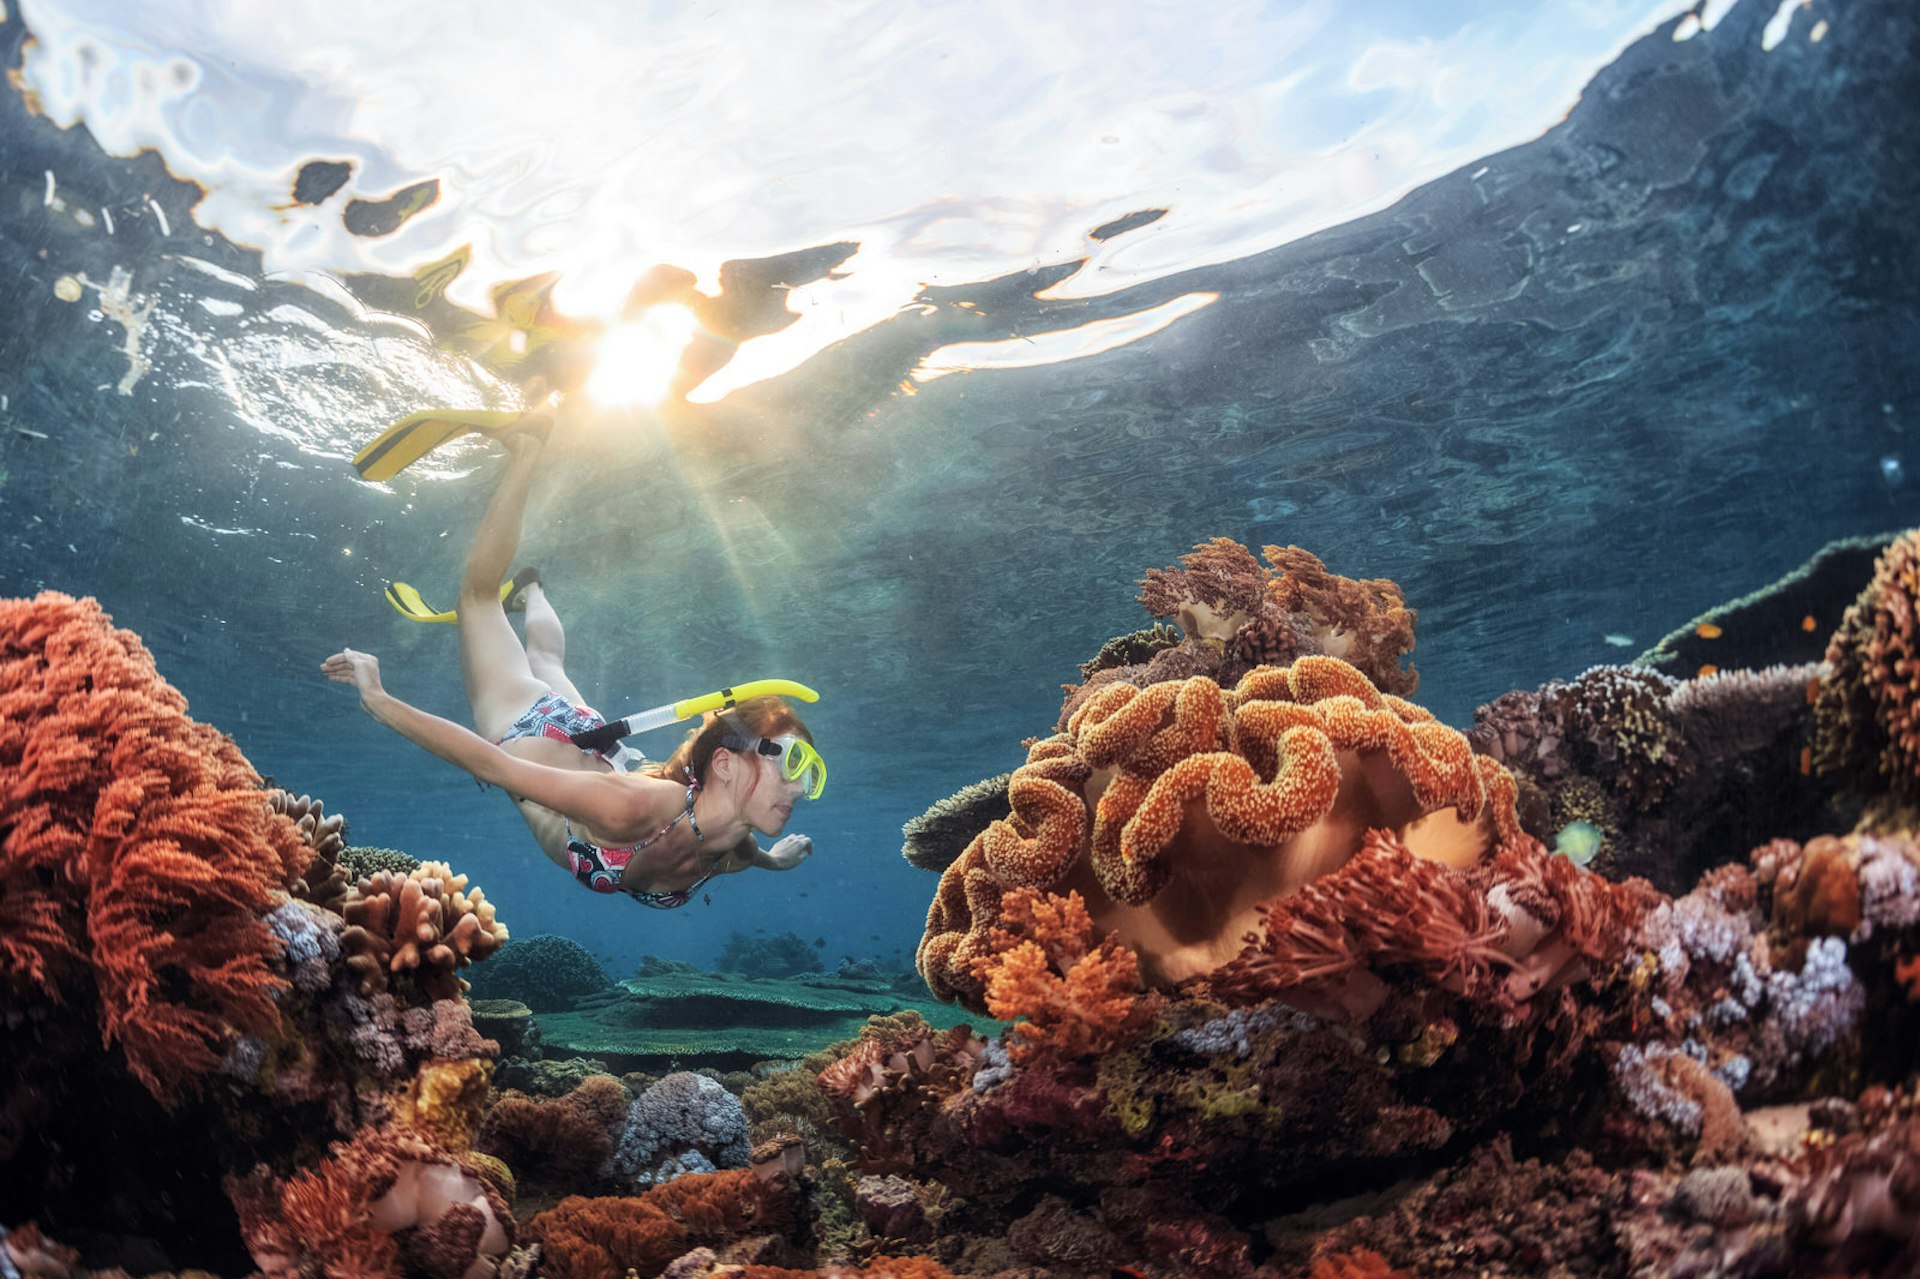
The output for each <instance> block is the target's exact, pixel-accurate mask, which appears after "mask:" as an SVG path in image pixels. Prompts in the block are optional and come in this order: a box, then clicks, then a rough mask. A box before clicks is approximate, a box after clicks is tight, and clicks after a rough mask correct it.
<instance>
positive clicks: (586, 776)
mask: <svg viewBox="0 0 1920 1279" xmlns="http://www.w3.org/2000/svg"><path fill="white" fill-rule="evenodd" d="M551 427H552V418H551V416H550V413H549V411H548V410H544V409H542V410H536V411H535V412H533V413H530V414H528V415H527V417H526V418H525V419H524V420H523V422H522V423H521V424H518V425H516V427H515V429H513V430H511V431H506V432H502V433H499V434H496V435H495V436H494V438H495V439H496V440H497V441H498V442H499V443H500V444H501V445H502V446H503V447H505V448H506V449H507V451H508V453H509V454H510V455H511V456H510V459H509V461H508V463H507V469H506V473H505V474H504V475H503V476H502V477H501V480H500V487H499V489H498V490H497V491H495V493H494V495H493V499H492V501H491V502H489V503H488V506H487V512H486V515H485V516H484V517H483V518H482V520H481V523H480V529H479V531H478V532H477V533H476V534H475V535H474V541H473V547H472V549H471V550H470V551H469V552H468V553H467V565H466V574H465V577H464V578H463V579H462V581H461V583H460V602H459V606H458V614H459V616H458V627H459V632H460V669H461V671H462V673H463V674H464V675H465V677H466V685H467V700H468V701H469V702H470V703H471V704H472V707H473V722H474V730H476V731H470V730H468V729H466V728H463V727H461V726H460V725H458V724H456V723H454V722H453V721H452V720H448V719H442V718H441V717H439V716H437V715H431V714H428V713H427V712H426V711H423V710H421V709H419V708H418V707H415V706H411V705H409V704H407V703H406V702H403V701H401V700H400V699H399V698H397V697H395V696H393V694H391V693H389V692H387V691H386V689H385V688H383V687H382V686H381V683H380V662H379V659H378V658H376V657H374V656H373V655H372V654H371V653H362V652H358V651H356V650H354V649H350V648H349V649H343V650H341V651H340V652H338V653H335V654H334V655H333V656H332V657H329V658H328V659H327V660H326V661H325V662H324V663H323V664H322V665H321V668H320V669H321V670H322V671H323V672H325V673H326V675H327V676H328V677H329V678H330V679H334V680H337V681H339V682H340V683H343V684H352V685H353V686H354V687H355V688H356V689H358V690H359V693H360V705H361V708H362V709H364V710H365V711H366V712H367V713H368V714H369V715H371V716H373V718H374V719H375V720H377V721H379V722H380V723H381V724H384V725H386V726H387V727H388V728H391V729H393V730H394V731H395V732H397V733H399V734H400V735H401V736H402V737H405V738H406V739H407V740H408V741H410V742H412V743H413V744H414V745H416V746H419V747H421V748H422V749H424V750H427V751H429V752H431V753H432V754H435V755H438V756H439V757H440V758H441V759H444V760H446V761H447V762H448V763H451V764H454V765H457V766H458V767H460V768H463V769H465V770H466V771H467V772H469V773H471V774H473V776H474V777H475V778H476V779H477V780H479V781H480V782H483V783H487V784H491V785H494V786H499V787H501V788H502V789H504V790H505V791H506V792H507V793H508V794H509V795H510V796H512V797H513V800H514V803H515V805H516V806H517V807H518V808H519V810H520V815H521V816H522V817H524V818H525V819H526V822H527V826H528V828H529V829H530V830H531V831H532V832H533V837H534V838H535V839H536V840H538V841H539V844H540V848H541V851H543V852H544V853H546V855H547V856H548V857H550V858H552V859H553V861H554V862H555V863H557V864H558V865H560V866H562V867H564V868H565V869H566V870H567V871H569V872H570V873H571V874H572V875H573V876H574V878H575V879H577V880H578V881H579V882H580V883H581V884H582V885H584V886H586V887H588V888H591V889H592V890H593V891H595V892H600V893H614V892H622V893H626V894H627V895H628V896H630V897H632V898H633V899H634V900H636V901H638V902H640V903H642V904H643V905H647V906H653V907H657V908H660V909H663V910H666V909H672V908H673V907H676V906H684V905H685V904H686V903H687V902H688V901H690V900H692V898H693V896H694V895H695V894H696V893H697V892H699V890H700V888H701V886H702V885H704V884H705V883H706V882H707V881H708V880H710V879H712V878H713V877H714V876H716V875H731V874H735V873H737V872H739V871H743V870H747V869H750V868H752V867H759V868H761V869H763V870H792V869H793V868H794V867H795V866H798V865H799V864H800V863H801V862H803V861H805V860H806V859H807V857H808V856H810V855H811V854H812V852H813V841H812V840H810V839H808V838H807V837H806V836H805V835H788V836H786V837H785V838H782V839H780V840H779V841H778V842H777V843H775V844H774V845H773V846H772V847H771V848H765V849H763V848H761V847H760V845H759V842H758V841H757V840H756V839H755V838H754V836H755V834H756V833H758V834H761V835H766V836H769V837H773V836H777V835H779V834H780V831H781V829H782V828H783V827H785V826H786V824H787V821H788V819H790V818H791V817H792V816H793V807H794V804H795V803H796V802H797V801H798V800H800V799H802V798H818V796H819V794H820V792H821V790H822V789H823V788H824V786H825V784H826V765H825V763H824V762H822V761H821V759H820V756H819V754H818V753H817V752H815V751H814V749H813V739H812V735H811V734H810V733H808V732H807V728H806V725H805V724H803V723H801V722H800V718H799V716H798V715H796V714H795V713H794V711H793V708H792V707H791V706H790V705H788V703H787V702H786V701H784V700H783V699H781V698H779V697H774V696H766V697H753V698H748V699H746V700H743V701H741V702H740V703H739V704H737V705H734V706H731V707H728V708H727V709H725V710H720V711H717V712H715V713H713V714H710V715H708V716H707V717H706V718H705V720H704V721H703V722H702V723H701V725H700V726H699V727H698V728H697V729H695V730H693V731H692V732H691V733H689V734H688V736H687V738H686V740H685V741H683V742H682V743H681V744H680V747H679V749H677V750H676V751H674V753H673V755H672V756H671V757H670V758H668V759H667V760H666V761H665V762H663V763H652V762H650V761H643V762H642V763H641V764H640V765H639V767H638V768H637V769H635V770H634V771H630V772H629V771H626V770H625V768H624V767H622V766H619V765H618V764H617V763H616V761H620V760H621V754H620V752H625V753H626V754H628V755H632V754H633V752H632V751H631V750H630V748H625V747H622V748H619V751H616V750H613V749H604V750H591V749H586V748H583V747H580V746H576V745H574V744H573V741H572V737H573V735H575V734H578V733H582V732H585V731H587V730H590V729H593V728H596V727H599V726H600V725H601V724H602V722H603V721H602V719H601V717H600V716H599V715H598V714H597V713H596V712H594V711H592V710H590V709H589V708H588V707H587V705H586V702H585V701H584V700H583V699H582V698H581V696H580V691H579V690H578V689H576V688H575V687H574V686H573V682H572V681H571V680H569V679H568V678H567V674H566V671H565V669H564V662H565V657H566V636H565V632H564V631H563V630H562V628H561V625H560V618H559V615H558V614H556V613H555V612H554V610H553V605H552V604H551V603H549V602H548V600H547V597H546V594H545V592H544V591H543V590H542V589H541V586H540V582H539V577H538V574H536V573H533V572H531V571H530V570H529V571H523V572H522V573H521V574H520V575H518V576H517V577H516V578H515V579H514V589H513V590H512V591H511V592H510V593H508V594H506V595H504V596H503V594H502V592H501V588H500V583H501V581H503V580H505V578H506V576H507V572H508V570H509V569H510V568H511V566H512V564H513V557H514V553H515V552H516V551H517V550H518V548H519V544H520V525H521V519H522V517H523V515H524V513H525V511H526V505H527V495H528V493H529V491H530V490H531V488H532V485H533V477H534V472H535V470H536V469H537V467H538V464H539V459H540V454H541V452H542V450H543V449H544V448H545V439H546V435H547V433H548V431H549V430H550V429H551ZM509 609H514V610H524V612H525V614H526V643H525V645H524V646H523V645H522V644H521V641H520V638H519V636H517V635H516V634H515V633H514V629H513V624H512V623H511V622H510V621H508V620H507V612H508V610H509ZM622 762H623V761H622Z"/></svg>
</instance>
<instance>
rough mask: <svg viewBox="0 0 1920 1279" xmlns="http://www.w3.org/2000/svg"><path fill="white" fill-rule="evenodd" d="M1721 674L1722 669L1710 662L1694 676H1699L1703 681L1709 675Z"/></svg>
mask: <svg viewBox="0 0 1920 1279" xmlns="http://www.w3.org/2000/svg"><path fill="white" fill-rule="evenodd" d="M1719 673H1720V668H1719V667H1718V666H1715V665H1714V664H1713V663H1712V662H1708V663H1707V664H1706V665H1705V666H1702V667H1701V668H1700V669H1699V670H1698V671H1695V672H1694V674H1696V675H1698V676H1699V677H1700V678H1701V679H1705V678H1706V677H1707V676H1709V675H1718V674H1719Z"/></svg>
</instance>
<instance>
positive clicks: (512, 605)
mask: <svg viewBox="0 0 1920 1279" xmlns="http://www.w3.org/2000/svg"><path fill="white" fill-rule="evenodd" d="M538 585H540V570H539V569H537V568H535V567H533V566H532V565H531V564H529V565H528V566H527V567H525V568H523V569H521V570H520V571H519V572H518V573H515V574H514V575H513V580H512V581H511V582H508V583H507V593H506V594H505V595H504V596H502V597H501V599H500V604H501V607H503V608H505V609H506V610H507V612H509V613H524V612H526V611H527V591H528V590H529V589H531V588H532V587H535V586H538Z"/></svg>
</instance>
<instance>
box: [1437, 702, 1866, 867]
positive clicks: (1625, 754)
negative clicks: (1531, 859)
mask: <svg viewBox="0 0 1920 1279" xmlns="http://www.w3.org/2000/svg"><path fill="white" fill-rule="evenodd" d="M1818 678H1819V670H1818V668H1817V667H1813V666H1769V667H1765V668H1762V669H1758V670H1736V671H1720V672H1717V673H1715V674H1712V675H1706V676H1700V677H1697V678H1694V679H1689V680H1676V679H1672V678H1670V677H1668V676H1665V675H1660V674H1657V673H1656V672H1653V671H1650V670H1642V669H1637V668H1633V667H1622V666H1596V667H1594V668H1592V669H1590V670H1588V671H1586V672H1585V673H1583V674H1581V675H1580V676H1578V677H1577V678H1575V679H1573V680H1571V681H1562V680H1551V681H1549V682H1548V683H1546V684H1544V685H1542V686H1541V687H1540V688H1539V689H1537V690H1534V691H1531V692H1523V691H1519V690H1516V691H1513V692H1510V693H1506V694H1503V695H1502V696H1500V697H1498V698H1496V699H1495V700H1494V701H1493V702H1492V703H1490V704H1488V705H1486V706H1483V707H1481V708H1480V709H1479V711H1478V712H1476V713H1475V716H1474V720H1475V723H1474V727H1473V729H1472V730H1471V731H1470V732H1469V734H1468V737H1469V739H1470V740H1471V741H1472V743H1473V747H1474V749H1475V750H1476V751H1478V752H1480V753H1482V754H1485V755H1488V756H1490V757H1492V758H1493V759H1497V760H1499V761H1500V762H1501V763H1502V764H1505V765H1506V766H1507V768H1508V769H1510V770H1511V771H1512V772H1513V774H1514V776H1515V778H1516V779H1517V780H1518V783H1519V787H1520V795H1519V800H1518V803H1519V811H1520V815H1521V820H1522V823H1523V824H1524V825H1525V826H1526V827H1527V829H1528V831H1529V832H1530V833H1532V834H1533V835H1535V836H1536V837H1538V838H1540V839H1542V840H1543V841H1546V842H1549V843H1551V842H1553V841H1554V838H1555V836H1556V835H1557V833H1558V832H1559V831H1561V830H1563V829H1565V828H1566V827H1567V826H1569V825H1572V824H1574V823H1577V822H1585V823H1588V824H1590V825H1591V826H1592V827H1594V828H1595V829H1596V830H1597V831H1598V832H1599V834H1600V837H1601V842H1600V848H1599V852H1598V856H1597V859H1596V860H1595V863H1594V864H1595V867H1596V868H1597V869H1599V870H1601V871H1603V872H1605V873H1607V874H1610V875H1613V876H1615V877H1616V878H1625V877H1628V876H1633V875H1638V876H1643V877H1645V878H1647V879H1649V880H1651V881H1653V883H1654V884H1656V885H1657V886H1658V887H1659V888H1660V889H1661V890H1662V891H1665V892H1668V893H1681V892H1685V891H1686V890H1687V888H1688V887H1690V886H1691V885H1692V883H1693V881H1694V880H1695V879H1697V878H1698V877H1699V876H1700V875H1702V874H1704V873H1705V872H1706V871H1708V870H1710V869H1711V868H1712V867H1714V866H1717V865H1721V864H1724V863H1726V862H1729V861H1733V860H1736V859H1738V858H1740V857H1742V856H1744V855H1745V852H1746V850H1747V849H1749V848H1751V847H1752V846H1753V845H1754V844H1756V843H1760V842H1762V841H1764V840H1767V839H1770V838H1773V837H1774V836H1775V835H1791V836H1794V837H1796V838H1802V837H1805V836H1807V835H1811V834H1814V833H1817V832H1818V831H1819V830H1821V829H1828V828H1831V827H1832V826H1833V825H1834V824H1836V823H1840V824H1850V821H1849V820H1848V819H1847V818H1846V817H1845V815H1844V814H1843V813H1842V812H1841V811H1840V810H1839V809H1838V808H1836V806H1835V805H1834V803H1833V801H1832V796H1831V795H1830V793H1829V791H1828V789H1827V788H1826V787H1823V786H1820V785H1818V784H1817V783H1816V781H1815V779H1813V778H1811V777H1810V776H1808V775H1807V770H1806V762H1807V761H1806V756H1805V753H1804V750H1803V747H1804V745H1805V743H1806V741H1807V740H1808V734H1809V733H1810V732H1811V728H1812V709H1811V705H1810V698H1809V696H1808V689H1809V688H1810V687H1813V686H1814V685H1815V684H1816V683H1817V681H1818ZM1699 831H1715V832H1718V833H1719V836H1720V838H1719V839H1718V840H1717V841H1713V842H1707V841H1702V840H1700V839H1698V838H1697V837H1696V832H1699Z"/></svg>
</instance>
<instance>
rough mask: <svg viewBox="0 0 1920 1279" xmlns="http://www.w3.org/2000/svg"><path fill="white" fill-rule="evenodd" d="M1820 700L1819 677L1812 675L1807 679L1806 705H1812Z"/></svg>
mask: <svg viewBox="0 0 1920 1279" xmlns="http://www.w3.org/2000/svg"><path fill="white" fill-rule="evenodd" d="M1819 700H1820V677H1819V676H1818V675H1816V676H1814V677H1813V678H1812V679H1810V680H1808V681H1807V705H1809V706H1812V705H1813V704H1814V703H1816V702H1818V701H1819Z"/></svg>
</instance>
